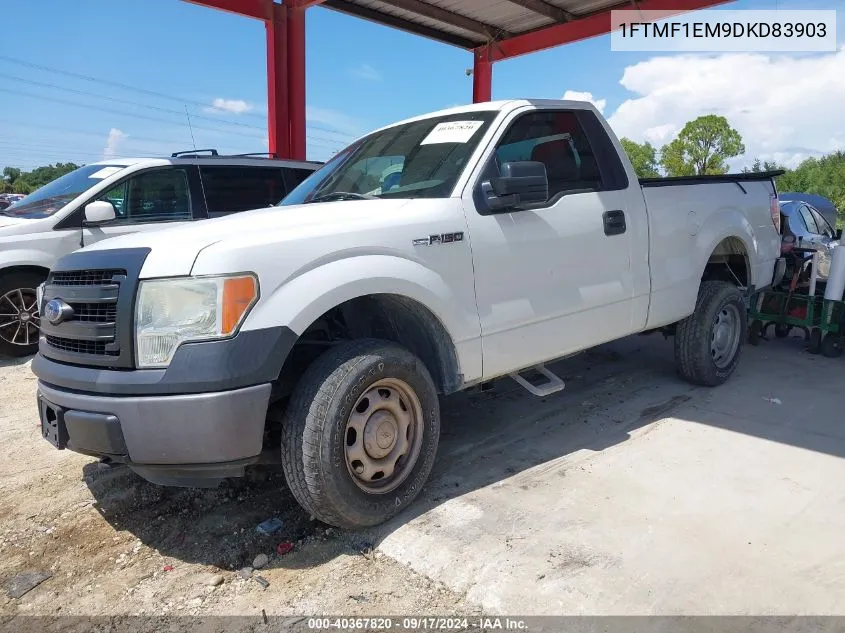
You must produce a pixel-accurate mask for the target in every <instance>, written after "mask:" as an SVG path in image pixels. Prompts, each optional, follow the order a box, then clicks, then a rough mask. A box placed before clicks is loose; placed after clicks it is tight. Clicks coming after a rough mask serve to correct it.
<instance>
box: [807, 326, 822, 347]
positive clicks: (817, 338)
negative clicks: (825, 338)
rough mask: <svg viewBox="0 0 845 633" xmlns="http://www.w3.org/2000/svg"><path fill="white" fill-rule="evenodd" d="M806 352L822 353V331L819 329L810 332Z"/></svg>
mask: <svg viewBox="0 0 845 633" xmlns="http://www.w3.org/2000/svg"><path fill="white" fill-rule="evenodd" d="M807 351H808V352H809V353H810V354H821V351H822V331H821V330H820V329H819V328H817V327H816V328H813V330H812V331H811V332H810V340H809V343H808V345H807Z"/></svg>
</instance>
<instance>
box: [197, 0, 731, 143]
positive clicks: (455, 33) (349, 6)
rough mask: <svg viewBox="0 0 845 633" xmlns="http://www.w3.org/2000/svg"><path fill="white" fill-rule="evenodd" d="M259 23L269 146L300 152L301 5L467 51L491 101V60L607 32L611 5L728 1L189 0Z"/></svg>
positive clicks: (688, 5)
mask: <svg viewBox="0 0 845 633" xmlns="http://www.w3.org/2000/svg"><path fill="white" fill-rule="evenodd" d="M186 1H187V2H192V3H194V4H200V5H203V6H206V7H211V8H213V9H219V10H221V11H229V12H231V13H236V14H238V15H243V16H247V17H251V18H255V19H257V20H261V21H263V22H264V26H265V31H266V36H267V132H268V136H269V146H270V151H271V152H274V153H276V154H278V155H280V156H285V157H290V158H296V159H300V160H301V159H304V158H305V149H306V148H305V12H306V9H308V8H309V7H313V6H318V5H323V6H324V7H326V8H329V9H332V10H335V11H341V12H343V13H348V14H351V15H353V16H357V17H360V18H364V19H366V20H370V21H372V22H376V23H378V24H384V25H387V26H393V27H396V28H399V29H403V30H405V31H409V32H411V33H416V34H418V35H423V36H425V37H429V38H432V39H434V40H437V41H439V42H444V43H448V44H452V45H454V46H459V47H461V48H464V49H468V50H470V51H472V54H473V68H472V71H471V72H469V73H467V74H471V75H472V100H473V102H475V103H478V102H482V101H490V99H491V97H492V84H493V64H494V63H495V62H497V61H500V60H503V59H509V58H512V57H516V56H518V55H525V54H527V53H533V52H535V51H541V50H545V49H547V48H552V47H554V46H559V45H561V44H566V43H568V42H577V41H579V40H583V39H586V38H588V37H595V36H598V35H604V34H606V33H610V32H611V31H612V30H613V29H614V26H613V24H612V22H611V11H612V10H613V9H639V10H641V11H647V10H654V11H662V12H664V13H663V15H672V14H678V13H683V12H684V11H694V10H696V9H704V8H707V7H712V6H715V5H717V4H722V3H724V2H728V1H729V0H281V2H279V1H276V0H186Z"/></svg>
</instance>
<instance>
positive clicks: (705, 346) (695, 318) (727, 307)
mask: <svg viewBox="0 0 845 633" xmlns="http://www.w3.org/2000/svg"><path fill="white" fill-rule="evenodd" d="M725 314H728V315H730V322H731V324H732V325H731V326H730V331H731V335H730V344H729V345H728V344H726V352H725V354H724V355H722V356H714V352H713V347H714V345H716V341H715V340H714V334H716V333H717V332H716V325H717V318H719V319H722V318H725V319H726V321H725V322H727V317H724V315H725ZM747 320H748V316H747V312H746V306H745V300H744V299H743V296H742V293H741V292H740V291H739V289H738V288H737V287H736V286H734V285H733V284H731V283H729V282H726V281H703V282H702V283H701V287H700V288H699V290H698V300H697V301H696V304H695V311H694V312H693V313H692V314H691V315H690V316H688V317H687V318H686V319H684V320H683V321H681V322H679V323H678V325H677V328H676V330H675V362H676V364H677V369H678V373H679V374H680V376H681V377H682V378H684V379H685V380H687V381H689V382H691V383H693V384H695V385H703V386H705V387H715V386H717V385H721V384H722V383H724V382H725V381H726V380H727V379H728V378H729V377H730V376H731V374H732V373H733V372H734V370H735V369H736V366H737V365H738V364H739V359H740V356H742V344H743V339H744V333H745V332H746V328H747ZM721 327H725V328H726V327H727V326H721ZM721 327H720V329H719V333H721V332H722V331H723V330H722V329H721ZM734 337H735V338H734ZM719 340H721V338H720V339H719Z"/></svg>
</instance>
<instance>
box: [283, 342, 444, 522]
mask: <svg viewBox="0 0 845 633" xmlns="http://www.w3.org/2000/svg"><path fill="white" fill-rule="evenodd" d="M439 436H440V411H439V405H438V400H437V392H436V389H435V387H434V383H433V382H432V379H431V376H430V375H429V373H428V370H427V369H426V368H425V366H424V365H423V364H422V362H421V361H420V360H419V359H418V358H417V357H416V356H414V355H413V354H411V353H410V352H409V351H407V350H406V349H404V348H402V347H400V346H399V345H396V344H395V343H391V342H388V341H381V340H375V339H366V340H359V341H352V342H349V343H343V344H341V345H338V346H337V347H334V348H332V349H331V350H329V351H328V352H326V353H325V354H323V356H321V357H320V358H318V359H317V360H316V361H315V362H314V363H313V364H312V365H311V366H310V367H309V368H308V369H307V370H306V372H305V374H304V375H303V377H302V379H301V380H300V381H299V384H298V385H297V386H296V388H295V389H294V392H293V394H292V396H291V401H290V403H289V404H288V407H287V410H286V412H285V416H284V419H283V422H282V464H283V467H284V471H285V477H286V478H287V481H288V485H289V486H290V489H291V491H292V492H293V495H294V496H295V497H296V499H297V501H299V503H300V504H301V505H302V507H303V508H305V510H307V511H308V512H310V513H311V514H312V515H314V516H315V517H317V518H318V519H320V520H321V521H324V522H326V523H329V524H331V525H335V526H337V527H342V528H353V529H354V528H361V527H366V526H370V525H376V524H378V523H381V522H383V521H385V520H387V519H388V518H390V517H391V516H393V515H395V514H397V513H398V512H401V511H402V510H403V509H404V508H405V507H407V506H408V505H409V504H410V503H411V502H412V501H413V500H414V499H415V498H416V496H417V495H418V494H419V492H420V490H421V489H422V487H423V485H424V484H425V481H426V479H428V475H429V473H430V472H431V467H432V465H433V464H434V457H435V454H436V451H437V443H438V440H439Z"/></svg>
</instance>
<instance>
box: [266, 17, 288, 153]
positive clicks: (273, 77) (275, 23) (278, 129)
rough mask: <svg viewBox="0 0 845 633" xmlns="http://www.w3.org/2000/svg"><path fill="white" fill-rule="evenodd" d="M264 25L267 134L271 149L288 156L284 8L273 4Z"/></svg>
mask: <svg viewBox="0 0 845 633" xmlns="http://www.w3.org/2000/svg"><path fill="white" fill-rule="evenodd" d="M272 12H273V13H272V16H271V17H270V19H268V20H265V21H264V26H265V28H266V29H267V134H268V136H269V146H270V147H269V149H270V152H272V153H274V154H278V155H279V156H280V157H282V158H290V157H291V143H290V123H289V121H290V116H289V111H288V46H287V40H288V36H287V11H285V9H284V7H282V6H281V5H278V4H273V8H272Z"/></svg>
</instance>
